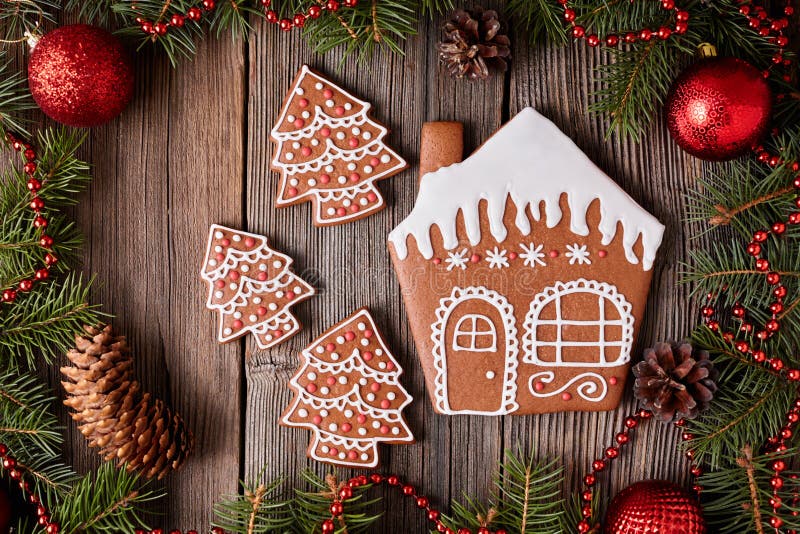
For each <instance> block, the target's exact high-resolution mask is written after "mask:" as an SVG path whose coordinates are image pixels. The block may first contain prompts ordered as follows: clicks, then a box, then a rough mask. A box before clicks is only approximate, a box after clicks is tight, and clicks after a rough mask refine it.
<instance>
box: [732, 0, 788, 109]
mask: <svg viewBox="0 0 800 534" xmlns="http://www.w3.org/2000/svg"><path fill="white" fill-rule="evenodd" d="M739 13H741V14H742V15H743V16H744V17H746V18H747V24H748V26H750V28H752V29H753V30H754V31H756V32H757V33H758V34H759V35H760V36H762V37H769V38H770V39H769V40H770V42H771V43H773V44H774V45H775V46H777V47H778V49H779V50H778V52H777V53H776V54H775V55H774V56H772V66H771V67H770V68H772V67H774V66H781V67H783V68H785V69H788V67H789V66H791V64H792V61H791V60H790V59H787V58H786V57H784V55H783V52H784V50H785V49H786V47H787V46H789V38H788V37H787V36H786V34H785V33H784V30H785V29H786V28H788V27H789V17H791V16H792V15H793V14H794V6H792V4H791V0H787V2H786V6H785V7H784V8H783V16H782V17H779V18H772V17H770V16H769V14H768V13H767V11H766V9H764V7H763V6H761V5H758V4H755V3H753V2H751V1H749V0H740V2H739ZM768 76H769V69H767V70H766V71H764V77H765V78H766V77H768ZM783 80H784V81H786V82H788V81H790V80H791V78H790V75H789V73H788V70H787V72H785V73H784V74H783ZM785 96H786V95H778V98H785Z"/></svg>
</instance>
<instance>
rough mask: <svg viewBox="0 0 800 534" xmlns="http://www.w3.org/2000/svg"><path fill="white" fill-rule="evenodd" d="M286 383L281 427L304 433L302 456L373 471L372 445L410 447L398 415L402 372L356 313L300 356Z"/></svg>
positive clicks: (371, 325) (365, 316) (403, 399)
mask: <svg viewBox="0 0 800 534" xmlns="http://www.w3.org/2000/svg"><path fill="white" fill-rule="evenodd" d="M301 358H302V360H303V363H302V366H301V367H300V369H299V370H298V371H297V374H295V375H294V377H293V378H292V379H291V380H290V381H289V386H290V387H291V388H292V389H293V390H294V392H295V395H294V399H293V400H292V403H291V405H290V406H289V408H287V410H286V412H285V413H284V415H283V417H282V418H281V423H282V424H284V425H287V426H297V427H303V428H308V429H310V430H311V431H312V432H313V433H314V436H313V438H312V439H311V442H310V444H309V447H308V455H309V456H310V457H311V458H314V459H315V460H319V461H321V462H329V463H334V464H339V465H348V466H357V467H375V466H376V465H378V443H380V442H384V443H392V444H396V443H412V442H413V441H414V437H413V436H412V435H411V430H409V428H408V425H407V424H406V422H405V420H404V419H403V416H402V414H401V411H402V410H403V408H404V407H405V406H406V405H407V404H409V403H410V402H411V396H410V395H409V394H408V392H407V391H406V390H405V389H403V386H402V385H400V382H399V378H400V375H401V374H402V372H403V370H402V369H401V368H400V366H399V365H398V363H397V361H396V360H395V359H394V357H393V356H392V355H391V353H390V352H389V349H388V348H387V347H386V344H385V343H384V342H383V339H382V338H381V335H380V334H379V333H378V330H377V328H376V327H375V322H374V321H373V319H372V317H371V316H370V314H369V312H368V311H367V310H366V309H364V308H362V309H360V310H358V311H357V312H356V313H354V314H353V315H351V316H350V317H349V318H347V319H345V320H344V321H343V322H341V323H339V324H338V325H336V326H334V327H333V328H331V329H330V330H328V331H327V332H325V333H324V334H322V336H320V337H319V338H318V339H317V340H315V341H314V342H313V343H312V344H311V345H309V346H308V348H306V349H305V350H304V351H303V352H302V353H301Z"/></svg>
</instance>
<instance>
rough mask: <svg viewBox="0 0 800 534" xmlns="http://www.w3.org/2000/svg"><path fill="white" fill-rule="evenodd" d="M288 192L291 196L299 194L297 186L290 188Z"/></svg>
mask: <svg viewBox="0 0 800 534" xmlns="http://www.w3.org/2000/svg"><path fill="white" fill-rule="evenodd" d="M287 193H289V196H290V197H294V196H297V188H296V187H290V188H289V190H288V191H287Z"/></svg>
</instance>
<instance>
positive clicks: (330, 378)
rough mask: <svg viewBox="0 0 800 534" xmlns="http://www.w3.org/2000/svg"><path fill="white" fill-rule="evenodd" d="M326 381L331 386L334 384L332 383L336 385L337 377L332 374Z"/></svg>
mask: <svg viewBox="0 0 800 534" xmlns="http://www.w3.org/2000/svg"><path fill="white" fill-rule="evenodd" d="M325 382H327V383H328V385H329V386H332V385H334V384H335V383H336V379H335V378H333V377H332V376H329V377H328V378H327V379H326V380H325Z"/></svg>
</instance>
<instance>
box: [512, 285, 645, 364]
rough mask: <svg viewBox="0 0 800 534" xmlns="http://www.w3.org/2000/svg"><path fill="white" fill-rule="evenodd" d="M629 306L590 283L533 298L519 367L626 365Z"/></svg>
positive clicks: (630, 329) (562, 287)
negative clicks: (529, 365)
mask: <svg viewBox="0 0 800 534" xmlns="http://www.w3.org/2000/svg"><path fill="white" fill-rule="evenodd" d="M633 321H634V319H633V315H632V314H631V305H630V303H629V302H628V301H627V300H625V297H624V296H623V295H621V294H620V293H618V292H617V289H616V287H614V286H612V285H610V284H607V283H604V282H597V281H595V280H584V279H579V280H573V281H571V282H557V283H556V285H554V286H552V287H548V288H547V289H545V290H544V291H543V292H541V293H539V294H538V295H536V296H535V297H534V299H533V301H532V302H531V305H530V311H529V312H528V314H527V316H526V317H525V337H524V340H523V347H524V351H525V356H524V357H523V361H525V362H527V363H534V364H536V365H541V366H545V367H615V366H618V365H623V364H625V363H627V362H628V361H629V360H630V353H631V345H632V344H633Z"/></svg>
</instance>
